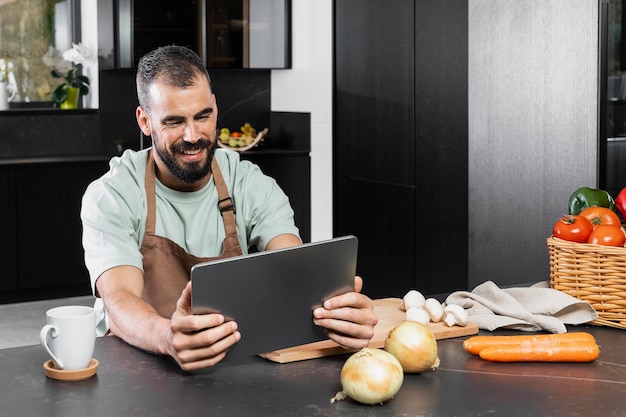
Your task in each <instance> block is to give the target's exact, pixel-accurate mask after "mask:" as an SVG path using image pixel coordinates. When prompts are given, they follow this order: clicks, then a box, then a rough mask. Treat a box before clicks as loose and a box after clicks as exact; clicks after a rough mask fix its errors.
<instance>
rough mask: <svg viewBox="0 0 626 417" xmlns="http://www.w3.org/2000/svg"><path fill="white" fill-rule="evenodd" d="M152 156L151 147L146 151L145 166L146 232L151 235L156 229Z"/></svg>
mask: <svg viewBox="0 0 626 417" xmlns="http://www.w3.org/2000/svg"><path fill="white" fill-rule="evenodd" d="M154 178H155V172H154V157H153V156H152V149H150V150H149V151H148V162H147V166H146V180H145V185H146V198H147V200H148V213H147V216H146V232H145V233H146V234H151V235H153V234H154V233H155V231H156V191H155V185H154V182H155V179H154Z"/></svg>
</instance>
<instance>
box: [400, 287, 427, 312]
mask: <svg viewBox="0 0 626 417" xmlns="http://www.w3.org/2000/svg"><path fill="white" fill-rule="evenodd" d="M424 301H425V300H424V296H423V295H422V293H421V292H419V291H417V290H410V291H409V292H407V293H406V295H405V296H404V298H403V299H402V305H401V307H402V309H403V310H404V311H408V310H409V309H410V308H411V307H419V308H423V307H424Z"/></svg>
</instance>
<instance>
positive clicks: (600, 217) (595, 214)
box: [579, 207, 620, 229]
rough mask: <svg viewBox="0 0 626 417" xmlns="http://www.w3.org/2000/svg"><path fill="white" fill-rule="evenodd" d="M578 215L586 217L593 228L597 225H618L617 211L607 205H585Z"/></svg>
mask: <svg viewBox="0 0 626 417" xmlns="http://www.w3.org/2000/svg"><path fill="white" fill-rule="evenodd" d="M579 215H580V216H583V217H585V218H587V219H588V220H589V221H590V222H591V224H592V225H593V228H594V229H595V228H596V227H598V226H618V227H619V226H620V219H619V216H618V215H617V213H615V212H614V211H613V210H611V209H610V208H607V207H587V208H586V209H584V210H583V211H581V212H580V213H579Z"/></svg>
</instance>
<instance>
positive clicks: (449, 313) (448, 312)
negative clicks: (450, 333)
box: [443, 304, 469, 327]
mask: <svg viewBox="0 0 626 417" xmlns="http://www.w3.org/2000/svg"><path fill="white" fill-rule="evenodd" d="M444 311H445V317H444V319H443V321H445V322H446V324H447V325H448V326H449V327H452V326H454V325H455V324H456V325H459V326H466V325H467V321H468V320H469V317H468V314H467V311H465V309H464V308H463V307H461V306H460V305H458V304H448V305H446V308H445V309H444Z"/></svg>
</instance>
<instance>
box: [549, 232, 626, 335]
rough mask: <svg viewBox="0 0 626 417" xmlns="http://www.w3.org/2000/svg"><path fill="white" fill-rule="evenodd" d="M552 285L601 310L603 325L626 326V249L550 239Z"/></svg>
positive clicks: (622, 327) (625, 327) (597, 321)
mask: <svg viewBox="0 0 626 417" xmlns="http://www.w3.org/2000/svg"><path fill="white" fill-rule="evenodd" d="M547 244H548V252H549V254H550V286H551V287H552V288H555V289H557V290H560V291H563V292H564V293H566V294H569V295H571V296H574V297H576V298H578V299H580V300H584V301H588V302H589V304H591V306H592V307H593V308H594V309H595V310H596V311H597V312H598V316H599V317H598V319H596V320H594V321H592V323H593V324H597V325H600V326H609V327H616V328H619V329H626V248H623V247H612V246H601V245H591V244H586V243H575V242H568V241H566V240H562V239H559V238H555V237H549V238H548V239H547Z"/></svg>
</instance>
